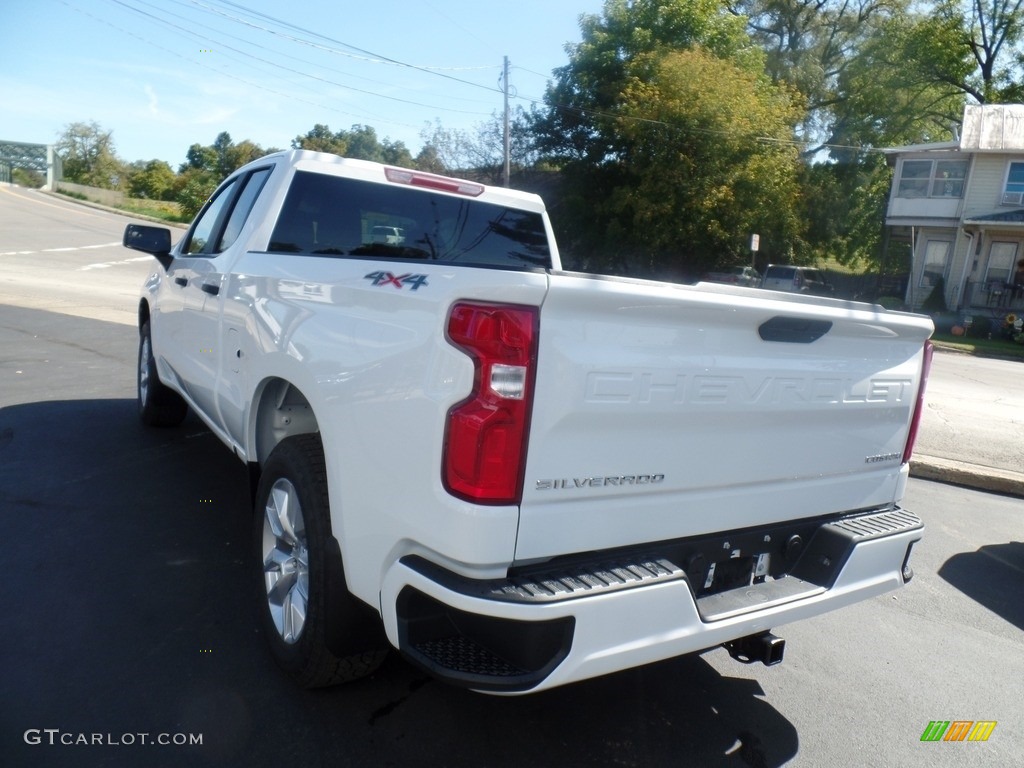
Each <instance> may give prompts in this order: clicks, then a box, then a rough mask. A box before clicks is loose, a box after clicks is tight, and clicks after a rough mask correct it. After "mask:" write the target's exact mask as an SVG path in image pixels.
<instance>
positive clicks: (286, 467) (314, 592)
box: [254, 434, 387, 688]
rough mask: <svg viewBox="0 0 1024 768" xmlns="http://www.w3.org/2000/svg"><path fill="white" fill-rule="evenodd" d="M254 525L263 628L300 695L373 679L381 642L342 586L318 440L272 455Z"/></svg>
mask: <svg viewBox="0 0 1024 768" xmlns="http://www.w3.org/2000/svg"><path fill="white" fill-rule="evenodd" d="M254 518H255V531H254V533H255V536H254V538H255V543H256V562H257V564H258V574H257V575H258V582H259V585H258V600H259V606H260V615H261V622H262V624H263V626H264V629H265V631H266V633H267V636H268V640H269V643H270V648H271V651H272V652H273V654H274V657H275V659H276V661H277V663H278V664H279V665H280V666H281V667H282V668H283V669H284V670H285V671H286V672H288V673H289V675H291V676H292V677H293V678H294V679H295V681H296V682H297V683H298V684H299V685H301V686H303V687H305V688H317V687H322V686H327V685H336V684H338V683H344V682H349V681H351V680H356V679H358V678H360V677H363V676H365V675H368V674H370V673H371V672H373V671H374V670H375V669H376V668H377V667H378V666H380V663H381V662H382V661H383V660H384V657H385V655H386V654H387V650H386V641H385V640H384V639H383V636H382V635H383V633H382V631H381V628H380V618H379V617H378V616H377V615H376V613H375V612H374V611H372V609H370V608H369V607H368V606H365V605H363V604H362V603H361V602H360V601H359V600H357V599H356V598H354V597H353V596H352V595H351V594H350V593H349V592H348V589H347V587H346V586H345V578H344V571H343V569H342V566H341V551H340V549H339V548H338V544H337V541H336V540H335V539H334V537H333V535H332V534H331V524H330V506H329V502H328V496H327V477H326V468H325V464H324V454H323V447H322V445H321V442H320V436H319V435H316V434H306V435H295V436H293V437H289V438H286V439H285V440H282V441H281V442H280V443H279V444H278V446H277V447H276V448H275V449H274V451H273V452H272V453H271V454H270V458H269V459H268V460H267V463H266V466H265V467H264V468H263V472H262V474H261V476H260V481H259V485H258V487H257V491H256V514H255V516H254Z"/></svg>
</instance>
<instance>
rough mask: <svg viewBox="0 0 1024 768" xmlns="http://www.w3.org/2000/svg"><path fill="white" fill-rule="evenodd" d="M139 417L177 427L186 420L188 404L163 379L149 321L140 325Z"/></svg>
mask: <svg viewBox="0 0 1024 768" xmlns="http://www.w3.org/2000/svg"><path fill="white" fill-rule="evenodd" d="M136 384H137V390H136V391H137V392H138V402H139V418H140V419H142V423H143V424H148V425H149V426H151V427H176V426H178V425H179V424H181V422H183V421H184V420H185V416H186V415H187V414H188V404H187V403H186V402H185V401H184V400H183V399H182V398H181V395H179V394H178V393H177V392H175V391H174V390H173V389H170V388H169V387H166V386H164V385H163V383H161V381H160V376H159V374H157V372H156V361H155V360H154V359H153V338H152V336H151V335H150V331H149V321H148V320H147V321H146V322H145V323H143V324H142V327H141V328H140V329H139V360H138V365H137V366H136Z"/></svg>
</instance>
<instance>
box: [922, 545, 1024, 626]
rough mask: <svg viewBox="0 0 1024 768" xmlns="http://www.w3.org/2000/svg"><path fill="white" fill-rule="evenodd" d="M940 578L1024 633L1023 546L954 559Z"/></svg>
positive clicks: (995, 547)
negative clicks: (1022, 596)
mask: <svg viewBox="0 0 1024 768" xmlns="http://www.w3.org/2000/svg"><path fill="white" fill-rule="evenodd" d="M939 576H941V577H942V578H943V579H945V580H946V581H947V582H949V583H950V584H951V585H953V586H954V587H956V588H957V589H958V590H960V591H961V592H963V593H964V594H965V595H967V596H968V597H970V598H971V599H972V600H974V601H975V602H977V603H979V604H980V605H983V606H985V607H986V608H988V609H989V610H990V611H992V612H993V613H995V614H997V615H999V616H1001V617H1002V618H1004V619H1006V620H1007V621H1008V622H1010V623H1011V624H1013V625H1014V626H1015V627H1017V628H1018V629H1022V630H1024V601H1022V600H1021V598H1020V594H1021V589H1024V542H1020V541H1010V542H1007V543H1006V544H986V545H985V546H983V547H980V548H979V549H978V550H977V551H975V552H963V553H961V554H958V555H953V557H951V558H949V559H948V560H947V561H946V562H945V563H943V565H942V567H941V568H940V569H939Z"/></svg>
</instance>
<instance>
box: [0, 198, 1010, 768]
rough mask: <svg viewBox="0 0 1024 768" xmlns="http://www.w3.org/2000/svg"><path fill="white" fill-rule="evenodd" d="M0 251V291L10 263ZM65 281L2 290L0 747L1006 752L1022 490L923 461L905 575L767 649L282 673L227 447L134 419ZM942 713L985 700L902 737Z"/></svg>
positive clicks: (118, 332) (190, 755)
mask: <svg viewBox="0 0 1024 768" xmlns="http://www.w3.org/2000/svg"><path fill="white" fill-rule="evenodd" d="M111 219H112V221H111V223H110V225H109V226H110V228H111V230H112V231H113V230H116V227H117V226H123V220H120V219H118V218H117V217H111ZM104 226H106V225H104ZM96 235H97V241H100V242H106V241H105V240H103V239H102V238H105V237H106V238H109V237H110V236H112V233H111V232H101V233H96ZM82 237H84V236H82ZM0 250H2V249H0ZM64 258H66V259H69V260H73V259H76V258H77V259H79V260H80V264H79V266H87V265H89V264H91V263H95V262H97V261H104V262H116V261H118V257H117V253H116V251H113V250H112V251H110V252H109V253H106V254H103V257H102V259H97V258H96V257H95V256H94V255H90V254H88V253H87V254H81V255H77V256H75V255H71V256H66V257H64ZM140 266H145V265H139V264H134V263H127V262H126V263H124V264H114V265H111V266H110V267H107V268H105V269H104V274H105V275H107V276H108V277H106V278H105V279H107V280H108V281H109V282H110V284H111V285H115V286H121V285H123V284H127V282H129V280H130V279H131V280H134V277H130V278H129V277H125V274H126V273H127V272H129V271H132V270H134V271H138V269H139V267H140ZM76 268H77V267H76ZM5 269H8V267H6V266H5V263H4V262H2V261H0V295H2V294H3V292H4V291H11V290H12V288H11V285H12V282H13V281H14V280H15V279H16V280H19V281H21V283H19V284H20V285H25V284H28V283H30V282H31V276H30V275H28V274H27V273H19V274H17V275H15V274H13V273H12V272H11V271H5ZM66 283H67V286H68V287H67V291H68V293H67V295H66V296H65V297H64V298H62V299H61V301H62V302H64V305H62V306H61V307H59V308H57V309H59V310H60V311H54V309H55V308H54V307H47V306H44V304H45V301H44V299H45V296H41V298H40V300H39V301H38V302H36V303H37V306H36V307H35V308H31V307H26V306H12V305H10V304H2V303H0V350H2V354H0V523H2V526H3V528H2V530H3V538H2V541H3V543H4V554H5V562H6V564H7V566H8V567H7V569H6V573H5V576H4V589H3V590H2V591H0V615H2V616H3V617H4V621H3V627H4V632H3V635H2V639H0V755H2V758H0V764H2V765H3V766H65V765H66V766H102V765H110V766H164V765H166V766H179V765H197V766H204V765H210V766H214V765H247V766H263V765H266V766H277V765H281V764H290V765H302V766H325V767H326V766H401V767H404V766H474V767H475V766H524V765H531V766H641V765H661V766H675V765H680V766H683V765H694V766H705V765H710V766H714V765H726V766H729V765H733V766H777V765H799V766H829V765H835V766H846V765H870V766H890V765H891V766H945V765H949V766H1003V765H1005V766H1010V765H1019V764H1020V761H1021V755H1022V754H1024V706H1022V705H1021V692H1020V684H1021V681H1022V680H1024V601H1022V600H1021V599H1020V594H1021V590H1022V588H1024V543H1021V542H1022V540H1024V512H1022V509H1021V507H1022V505H1021V502H1020V500H1019V499H1011V498H1008V497H1002V496H995V495H989V494H984V493H978V492H975V491H970V490H966V489H963V488H956V487H951V486H947V485H942V484H937V483H929V482H924V481H912V482H911V485H910V490H909V493H908V496H907V498H906V500H905V502H906V506H907V507H908V508H909V509H911V510H913V511H914V512H916V513H917V514H919V515H920V516H921V517H922V518H923V519H924V520H925V523H926V526H927V529H926V532H925V537H924V539H923V541H922V542H921V544H920V545H919V546H918V547H917V548H915V554H914V559H913V565H914V568H915V571H916V574H917V575H916V577H915V579H914V580H913V581H912V583H911V584H910V585H909V586H908V587H907V588H906V589H904V590H901V591H900V592H898V593H895V594H892V595H884V596H882V597H879V598H876V599H874V600H870V601H867V602H865V603H861V604H858V605H856V606H853V607H851V608H848V609H845V610H842V611H839V612H836V613H834V614H830V615H827V616H823V617H819V618H817V619H814V620H811V621H807V622H804V623H800V624H796V625H792V626H789V627H781V628H777V629H776V633H777V634H779V635H780V636H782V637H784V638H785V639H786V640H787V642H788V645H787V651H786V660H785V661H784V662H783V663H782V664H781V665H779V666H777V667H771V668H765V667H761V666H751V667H747V666H743V665H740V664H738V663H736V662H734V661H733V660H731V659H730V658H729V657H728V655H727V654H726V653H725V652H724V651H723V650H721V649H713V650H710V651H708V652H706V653H704V654H702V655H695V656H690V657H685V658H681V659H676V660H672V661H668V662H664V663H661V664H657V665H652V666H649V667H645V668H642V669H637V670H632V671H628V672H624V673H621V674H618V675H614V676H611V677H608V678H604V679H600V680H594V681H589V682H584V683H580V684H577V685H573V686H569V687H566V688H562V689H556V690H553V691H550V692H547V693H543V694H538V695H535V696H527V697H521V698H500V697H488V696H483V695H479V694H475V693H472V692H468V691H463V690H460V689H456V688H452V687H448V686H445V685H443V684H440V683H437V682H434V681H432V680H430V679H429V678H427V677H425V676H424V675H423V674H422V673H420V672H418V671H417V670H416V669H414V668H413V667H411V666H409V665H408V664H406V663H405V662H404V661H403V660H402V659H401V658H400V657H398V655H397V654H392V656H391V657H390V658H389V660H388V661H387V662H386V663H385V664H384V666H383V667H382V668H381V669H380V670H379V671H378V672H377V673H376V674H374V675H373V676H372V677H370V678H367V679H365V680H362V681H360V682H358V683H356V684H353V685H350V686H347V687H342V688H336V689H328V690H320V691H302V690H297V689H295V688H294V687H293V686H292V685H291V684H290V683H289V682H288V680H286V679H285V678H284V676H283V675H282V674H281V673H280V672H279V671H278V670H277V668H276V667H275V666H274V664H273V662H272V660H271V658H270V656H269V654H268V652H267V650H266V648H265V642H264V639H263V638H262V637H261V636H260V634H259V632H258V631H257V630H256V627H257V622H256V620H255V610H254V608H253V605H254V602H253V600H251V599H250V593H251V591H252V585H251V582H250V579H249V577H248V571H247V562H248V560H247V558H248V557H249V548H250V543H249V531H250V525H249V514H250V513H249V508H248V498H247V483H246V477H245V472H244V469H243V467H242V465H241V464H240V463H239V462H238V461H237V460H236V459H234V458H233V457H232V456H231V455H230V453H229V452H228V451H227V450H226V449H224V448H223V446H222V445H221V444H220V443H219V442H218V441H217V440H216V439H215V438H214V437H213V436H212V435H211V434H210V433H209V432H208V431H207V430H206V429H205V428H204V427H203V426H202V425H201V424H200V423H199V422H198V421H196V420H195V419H194V418H191V417H190V418H189V419H188V420H187V421H186V422H185V424H184V425H182V426H181V427H179V428H175V429H171V430H165V431H153V430H147V429H145V428H143V427H142V426H141V425H140V424H139V423H138V420H137V418H136V416H135V403H134V376H135V354H136V346H135V345H136V333H135V331H134V329H133V328H132V327H131V326H130V325H129V324H128V323H125V322H120V321H114V322H112V321H110V320H107V319H97V318H96V317H83V316H82V314H81V313H79V314H74V313H73V312H72V311H69V310H68V306H66V305H73V304H74V296H73V281H72V280H71V279H70V278H69V279H68V280H67V281H66ZM40 284H42V281H40ZM62 290H63V289H62ZM118 290H120V288H119V289H118ZM83 303H88V304H89V305H90V306H92V305H94V304H95V305H97V306H98V305H99V303H101V302H97V301H96V300H93V299H89V300H88V301H84V302H83ZM71 309H72V310H73V309H74V307H73V306H72V307H71ZM100 311H101V308H100V309H95V312H94V314H97V315H98V314H100ZM119 311H121V312H122V314H125V315H126V316H128V317H130V313H127V312H124V310H119ZM117 320H120V318H117ZM947 720H948V721H987V722H995V723H996V726H995V727H994V729H993V730H992V732H991V734H990V737H989V739H988V740H987V741H984V742H934V743H933V742H922V741H921V736H922V734H923V733H924V732H925V730H926V729H927V727H928V726H929V723H930V722H932V721H947ZM196 737H198V739H197V738H196Z"/></svg>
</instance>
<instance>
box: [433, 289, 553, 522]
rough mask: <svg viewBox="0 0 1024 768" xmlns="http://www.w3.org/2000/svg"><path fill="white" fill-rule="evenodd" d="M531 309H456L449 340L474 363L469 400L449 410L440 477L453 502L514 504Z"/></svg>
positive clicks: (530, 365) (533, 352)
mask: <svg viewBox="0 0 1024 768" xmlns="http://www.w3.org/2000/svg"><path fill="white" fill-rule="evenodd" d="M537 325H538V320H537V308H536V307H524V306H518V305H506V304H471V303H459V304H456V305H455V306H454V307H452V311H451V314H450V315H449V316H448V339H449V341H451V343H452V344H454V345H455V346H457V347H458V348H459V349H461V350H463V351H464V352H465V353H466V354H467V355H469V356H470V357H471V358H473V365H474V366H475V369H476V371H475V375H474V377H473V389H472V391H471V392H470V393H469V397H467V398H466V399H465V400H463V401H462V402H461V403H458V404H457V405H455V406H453V407H452V409H451V410H450V411H448V424H447V429H446V434H445V451H444V465H443V477H444V484H445V488H447V489H448V491H449V493H452V494H453V495H455V496H458V497H460V498H463V499H466V500H468V501H473V502H477V503H481V504H517V503H519V500H520V497H521V496H522V488H523V472H524V470H525V468H526V438H527V431H528V428H529V424H530V411H531V408H532V405H533V381H534V375H535V372H536V361H537Z"/></svg>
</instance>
